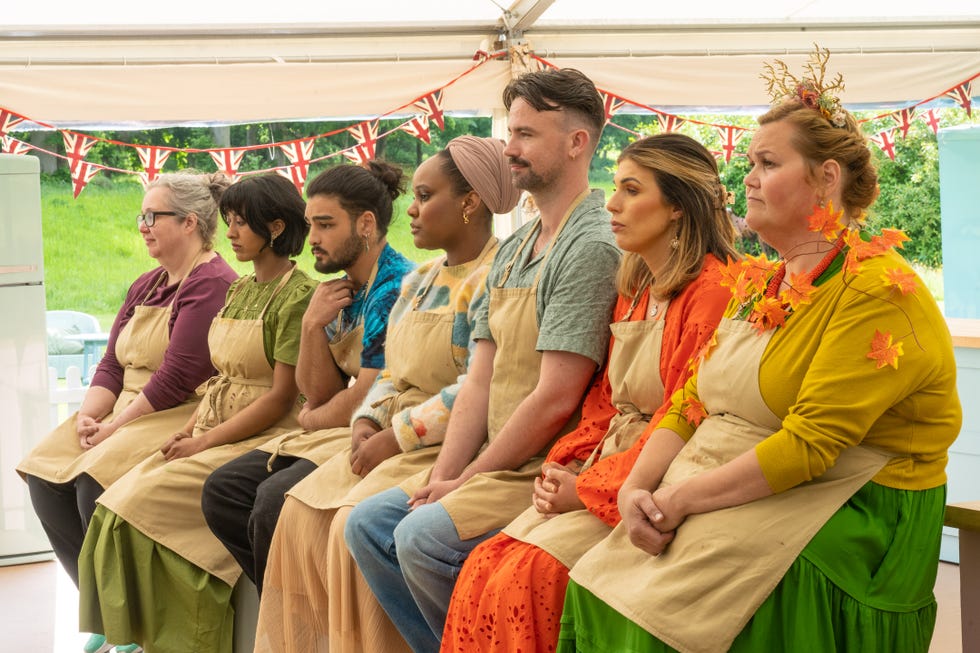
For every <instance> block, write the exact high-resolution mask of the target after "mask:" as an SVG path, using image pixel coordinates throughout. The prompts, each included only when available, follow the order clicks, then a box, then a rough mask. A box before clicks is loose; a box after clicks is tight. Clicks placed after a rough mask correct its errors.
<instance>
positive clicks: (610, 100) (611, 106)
mask: <svg viewBox="0 0 980 653" xmlns="http://www.w3.org/2000/svg"><path fill="white" fill-rule="evenodd" d="M599 95H600V96H602V109H603V111H605V112H606V122H609V119H610V118H612V117H613V116H614V115H616V114H617V113H619V111H620V109H622V108H623V106H624V105H625V104H626V100H624V99H623V98H621V97H619V96H618V95H613V94H612V93H610V92H608V91H599Z"/></svg>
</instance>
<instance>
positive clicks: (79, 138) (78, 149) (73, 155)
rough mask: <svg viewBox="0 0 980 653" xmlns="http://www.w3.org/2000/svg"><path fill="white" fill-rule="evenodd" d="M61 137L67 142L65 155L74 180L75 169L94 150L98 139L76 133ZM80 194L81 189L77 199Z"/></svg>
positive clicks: (67, 133)
mask: <svg viewBox="0 0 980 653" xmlns="http://www.w3.org/2000/svg"><path fill="white" fill-rule="evenodd" d="M61 137H62V138H63V139H64V141H65V155H66V156H67V157H68V169H69V170H70V171H71V176H72V178H73V179H74V177H75V169H76V168H77V167H78V164H79V163H81V162H82V160H83V159H85V155H86V154H88V152H89V150H91V149H92V146H93V145H95V143H96V139H94V138H92V137H90V136H86V135H85V134H76V133H75V132H61ZM96 172H97V171H96ZM93 176H94V175H93ZM86 183H87V182H86ZM84 187H85V184H84V183H83V184H82V188H84ZM80 192H82V191H81V188H79V189H78V191H77V192H76V193H75V197H78V193H80Z"/></svg>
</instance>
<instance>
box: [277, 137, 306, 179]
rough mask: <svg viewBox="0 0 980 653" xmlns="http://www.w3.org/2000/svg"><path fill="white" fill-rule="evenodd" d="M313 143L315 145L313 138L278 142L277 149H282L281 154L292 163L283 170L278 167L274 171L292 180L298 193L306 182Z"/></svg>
mask: <svg viewBox="0 0 980 653" xmlns="http://www.w3.org/2000/svg"><path fill="white" fill-rule="evenodd" d="M314 145H316V139H315V138H301V139H299V140H296V141H289V142H288V143H280V144H279V149H281V150H282V151H283V154H285V155H286V158H287V159H289V162H290V163H292V164H293V165H291V166H289V167H288V168H286V169H285V170H284V169H282V168H279V169H278V170H277V171H276V172H278V173H279V174H281V175H282V176H284V177H286V178H287V179H289V180H290V181H292V182H293V184H294V185H295V186H296V188H297V190H299V192H300V193H302V192H303V186H304V185H305V184H306V174H307V173H308V172H309V171H310V160H311V159H312V158H313V146H314Z"/></svg>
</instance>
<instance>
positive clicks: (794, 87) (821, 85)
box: [760, 44, 847, 127]
mask: <svg viewBox="0 0 980 653" xmlns="http://www.w3.org/2000/svg"><path fill="white" fill-rule="evenodd" d="M829 59H830V50H828V49H826V48H824V49H820V46H818V45H816V44H814V51H813V52H812V53H811V54H810V57H809V59H808V60H807V63H806V66H804V72H803V75H802V76H801V77H799V78H798V77H796V75H794V74H793V73H791V72H790V71H789V66H787V65H786V64H785V63H784V62H783V61H781V60H779V59H776V60H774V61H773V63H771V64H770V63H767V64H765V70H764V72H763V73H762V74H761V75H760V77H762V79H763V80H765V82H766V86H767V88H766V90H767V91H768V93H769V97H770V98H771V100H772V103H773V104H779V103H780V102H783V101H785V100H786V99H788V98H795V99H798V100H799V101H800V102H802V103H803V105H804V106H806V107H809V108H810V109H813V110H814V111H819V112H820V114H821V115H822V116H823V117H824V118H826V119H827V120H828V121H830V124H832V125H834V126H835V127H844V126H845V125H846V124H847V114H846V113H845V112H844V109H843V108H842V107H841V103H840V98H839V97H837V95H836V93H841V92H843V91H844V78H843V77H842V76H841V75H840V73H838V74H837V76H836V77H834V78H833V79H832V80H830V81H829V82H826V81H824V77H825V76H826V75H827V61H828V60H829Z"/></svg>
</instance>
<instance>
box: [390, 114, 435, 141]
mask: <svg viewBox="0 0 980 653" xmlns="http://www.w3.org/2000/svg"><path fill="white" fill-rule="evenodd" d="M398 129H400V130H402V131H403V132H406V133H408V134H411V135H412V136H414V137H415V138H417V139H419V140H420V141H424V142H425V143H426V144H430V143H432V139H431V138H430V137H429V118H428V117H426V116H424V115H422V116H415V117H413V118H412V119H410V120H408V121H407V122H405V123H404V124H403V125H401V126H400V127H398Z"/></svg>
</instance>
